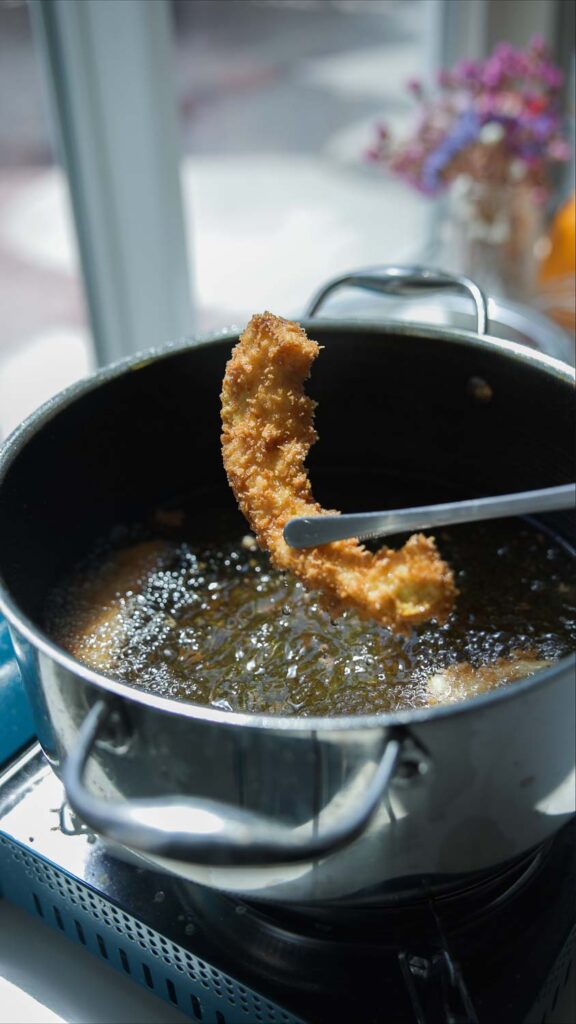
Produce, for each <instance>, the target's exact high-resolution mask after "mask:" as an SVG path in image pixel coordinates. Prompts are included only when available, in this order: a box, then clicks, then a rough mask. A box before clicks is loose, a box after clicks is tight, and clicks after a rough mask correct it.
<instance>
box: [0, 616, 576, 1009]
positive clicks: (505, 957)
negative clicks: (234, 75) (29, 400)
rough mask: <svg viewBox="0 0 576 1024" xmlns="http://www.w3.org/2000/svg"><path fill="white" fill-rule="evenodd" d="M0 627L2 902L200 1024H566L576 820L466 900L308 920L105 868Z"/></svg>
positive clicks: (466, 892)
mask: <svg viewBox="0 0 576 1024" xmlns="http://www.w3.org/2000/svg"><path fill="white" fill-rule="evenodd" d="M2 629H3V626H2V624H1V623H0V653H1V654H3V661H1V662H0V714H1V717H0V739H2V737H3V742H2V743H1V744H0V751H1V753H2V758H3V761H4V767H3V769H2V772H1V773H0V891H1V893H2V894H3V896H4V898H5V899H8V900H10V901H12V902H13V903H15V904H17V905H19V906H21V907H22V908H24V909H25V910H27V911H29V912H30V913H31V914H34V915H36V916H37V917H39V918H41V919H42V921H43V922H44V923H45V924H47V925H50V926H51V927H52V928H55V929H56V930H58V931H60V932H62V933H64V934H65V935H66V937H67V938H68V939H70V940H71V941H73V942H76V943H79V944H81V945H82V946H84V947H86V948H87V949H88V950H89V951H90V952H92V953H94V954H95V955H96V956H97V957H99V958H100V959H101V960H103V961H105V962H106V963H107V964H109V965H110V966H112V967H115V968H116V970H117V971H120V972H121V973H122V974H124V975H128V976H129V977H130V978H132V979H133V980H134V981H135V982H137V983H139V984H140V985H143V986H144V987H145V988H147V989H149V990H152V991H153V992H154V993H155V994H156V995H158V996H159V997H160V998H162V999H164V1000H166V1001H167V1002H169V1003H171V1004H173V1005H175V1006H177V1007H178V1008H179V1009H180V1010H181V1011H182V1012H183V1013H185V1014H186V1015H187V1016H189V1017H190V1018H191V1019H192V1020H194V1021H202V1022H205V1024H241V1022H245V1024H256V1022H259V1024H298V1022H306V1024H343V1022H346V1024H350V1022H354V1024H356V1022H358V1024H359V1022H362V1024H404V1022H406V1024H473V1022H478V1024H541V1022H542V1024H543V1022H553V1021H554V1022H557V1024H569V1022H570V1020H571V1019H572V1016H573V1010H570V1009H569V1008H568V1007H569V1003H570V993H571V990H573V986H574V980H575V979H574V971H573V966H572V965H573V957H574V951H575V948H576V924H575V919H576V906H575V896H576V822H574V821H573V822H572V823H571V824H569V825H567V826H565V827H564V829H563V830H562V831H561V832H560V833H558V835H557V836H556V838H555V839H554V840H553V841H552V842H550V843H548V844H546V845H545V846H544V847H542V848H540V849H538V850H536V851H534V852H532V853H531V854H529V855H528V856H526V857H524V858H522V860H520V861H517V862H515V863H514V864H513V865H508V866H507V867H506V868H505V869H503V870H501V871H498V872H494V873H493V874H492V875H490V876H489V877H486V876H483V878H482V881H481V882H476V883H475V884H471V885H469V886H468V887H467V888H466V889H460V890H458V891H450V892H444V893H443V894H442V895H440V896H439V895H435V896H432V895H431V894H430V893H428V892H427V890H426V883H425V880H423V881H422V898H421V899H418V900H415V901H412V902H411V903H410V904H406V903H397V904H394V905H393V904H387V905H383V906H379V907H371V908H370V909H369V910H365V909H364V910H363V911H357V910H353V909H349V910H346V911H345V912H343V911H342V910H340V911H339V912H338V913H335V912H334V911H332V910H330V908H323V909H322V910H321V911H319V910H316V911H314V912H312V911H308V912H306V911H304V910H303V909H299V910H295V909H288V908H272V907H268V906H266V905H263V904H260V905H256V904H248V903H245V902H242V901H239V900H237V899H234V898H232V897H229V896H226V895H224V894H221V893H217V892H214V891H212V890H208V889H205V888H202V887H199V886H196V885H192V884H191V883H185V882H183V881H181V880H179V879H177V878H173V877H171V876H168V875H165V874H160V873H157V872H154V871H151V870H149V869H148V868H143V867H140V866H137V865H136V864H134V863H128V862H125V861H124V860H121V859H118V858H116V857H114V856H113V855H112V854H111V852H110V849H109V848H108V847H107V846H106V845H105V844H104V843H103V842H101V841H100V840H99V839H97V838H96V837H95V836H94V835H92V834H91V833H90V832H88V831H87V830H86V829H85V828H84V827H83V826H82V824H81V823H80V822H79V821H78V820H77V819H75V817H74V815H73V814H72V813H71V812H70V810H69V808H68V806H67V804H66V802H65V799H64V793H63V790H62V786H61V784H60V783H59V781H58V780H57V778H56V777H55V775H54V774H53V772H52V770H51V769H50V767H49V766H48V764H47V763H46V761H45V759H44V757H43V755H42V753H41V751H40V748H39V746H38V745H37V744H36V743H35V742H33V740H31V737H30V730H31V724H30V720H29V718H28V717H27V710H26V705H25V701H24V698H23V694H22V692H21V690H20V684H19V681H18V678H17V674H16V670H15V667H14V666H13V663H11V662H10V660H9V652H8V647H7V638H6V636H5V635H4V636H3V634H2ZM2 644H3V645H4V646H2ZM8 700H9V701H10V707H8V704H7V701H8ZM8 727H9V729H10V731H9V732H8ZM18 747H19V748H20V750H19V751H18V750H17V748H18ZM570 981H571V984H570ZM564 1007H566V1008H565V1009H564Z"/></svg>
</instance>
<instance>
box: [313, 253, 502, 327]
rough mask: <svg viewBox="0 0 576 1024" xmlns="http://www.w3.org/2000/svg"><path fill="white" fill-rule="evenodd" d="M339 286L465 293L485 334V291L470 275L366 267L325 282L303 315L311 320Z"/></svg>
mask: <svg viewBox="0 0 576 1024" xmlns="http://www.w3.org/2000/svg"><path fill="white" fill-rule="evenodd" d="M340 288H361V289H363V290H364V291H368V292H378V293H380V294H384V295H412V294H414V293H415V292H421V291H423V290H426V291H428V290H429V291H445V290H449V291H459V292H466V294H468V295H469V296H470V298H471V299H472V300H473V302H474V306H475V308H476V331H477V333H478V334H486V331H487V329H488V304H487V302H486V296H485V295H484V292H483V291H482V289H481V288H479V287H478V285H477V284H474V281H471V280H470V278H469V277H463V276H461V275H459V274H448V273H446V272H445V271H444V270H435V269H434V268H431V267H419V266H408V267H394V266H391V267H368V268H367V269H366V270H358V271H355V272H353V273H351V274H344V275H343V276H342V277H335V278H334V279H333V280H332V281H329V282H328V284H326V285H324V287H323V288H321V289H320V291H319V292H317V293H316V295H315V296H314V298H313V299H312V300H311V302H310V304H309V305H308V308H307V310H306V317H308V318H309V319H311V318H312V317H314V316H316V314H317V313H318V310H319V309H320V307H321V306H323V305H324V303H325V301H326V299H327V298H328V296H329V295H332V293H333V292H335V291H338V289H340Z"/></svg>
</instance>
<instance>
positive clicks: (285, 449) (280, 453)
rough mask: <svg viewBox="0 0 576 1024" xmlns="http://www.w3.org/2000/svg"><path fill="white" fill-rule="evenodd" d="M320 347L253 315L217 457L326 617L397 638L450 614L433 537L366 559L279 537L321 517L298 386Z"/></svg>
mask: <svg viewBox="0 0 576 1024" xmlns="http://www.w3.org/2000/svg"><path fill="white" fill-rule="evenodd" d="M319 351H320V348H319V346H318V345H317V343H316V342H315V341H312V340H311V339H309V338H308V337H307V336H306V334H305V332H304V331H303V330H302V328H301V327H300V325H299V324H297V323H292V322H291V321H289V320H283V319H282V318H281V317H277V316H273V315H272V313H263V314H261V315H256V316H253V317H252V319H251V321H250V323H249V324H248V327H247V328H246V330H245V331H244V333H243V335H242V337H241V338H240V341H239V342H238V344H237V345H236V347H235V349H234V351H233V353H232V356H231V358H230V360H229V362H228V365H227V367H226V372H225V375H224V382H223V387H222V396H221V397H222V454H223V459H224V468H225V470H226V474H227V476H228V481H229V483H230V486H231V488H232V490H233V492H234V494H235V496H236V499H237V501H238V504H239V506H240V508H241V510H242V512H243V513H244V515H245V516H246V518H247V520H248V522H249V523H250V526H251V528H252V530H253V531H254V533H255V535H256V538H257V540H258V543H259V544H260V546H261V547H263V548H266V549H267V550H268V551H269V552H270V556H271V559H272V562H273V564H274V565H275V566H276V567H277V568H279V569H289V570H291V571H292V572H293V573H294V574H295V575H296V576H298V577H299V578H300V579H301V580H302V582H303V583H304V584H305V585H306V586H307V587H310V588H312V589H314V590H318V591H319V592H320V594H321V596H322V599H323V603H324V605H325V606H326V608H327V609H328V610H329V611H330V613H331V614H333V615H338V614H340V613H341V612H343V611H345V610H346V609H348V608H352V609H354V611H355V612H357V614H358V615H360V616H361V617H363V618H370V619H375V620H376V621H378V622H380V623H381V624H382V625H384V626H387V627H389V628H390V629H391V630H393V631H394V632H397V633H406V632H408V630H409V628H410V627H411V626H414V625H417V624H418V623H421V622H424V621H426V620H427V619H431V618H435V619H438V620H439V621H442V620H443V619H445V618H446V616H447V614H448V613H449V611H450V609H451V607H452V604H453V601H454V597H455V594H456V589H455V586H454V580H453V576H452V572H451V570H450V568H449V567H448V566H447V565H446V564H445V563H444V562H443V561H442V559H441V558H440V556H439V554H438V551H437V549H436V545H435V544H434V541H433V540H432V539H431V538H428V537H424V536H423V535H422V534H415V535H414V536H412V537H410V539H409V540H408V541H407V543H406V544H405V545H404V546H403V547H402V548H400V549H399V550H398V551H394V550H391V549H389V548H385V547H383V548H381V549H380V550H379V551H378V552H377V553H376V554H372V553H371V552H370V551H368V550H367V549H366V548H365V547H363V545H361V544H360V543H359V542H358V541H356V540H342V541H337V542H335V543H332V544H324V545H321V546H319V547H316V548H308V549H306V550H296V549H294V548H291V547H289V546H288V545H287V544H286V542H285V541H284V538H283V536H282V531H283V529H284V526H285V525H286V523H287V522H288V520H289V519H291V518H292V517H293V516H302V515H306V516H310V515H322V514H327V513H326V512H325V511H324V510H323V509H322V508H321V507H320V505H319V504H318V503H317V502H316V501H315V500H314V496H313V494H312V489H311V485H310V481H309V479H308V474H307V471H306V468H305V465H304V462H305V459H306V456H307V454H308V451H309V450H310V447H311V445H312V444H314V442H315V441H316V439H317V435H316V432H315V430H314V425H313V420H314V408H315V404H316V403H315V402H313V401H312V400H311V399H310V398H308V397H307V396H306V394H305V393H304V382H305V380H306V379H307V378H308V376H309V373H310V367H311V365H312V362H313V361H314V359H315V358H316V356H317V355H318V353H319Z"/></svg>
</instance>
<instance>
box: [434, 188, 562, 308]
mask: <svg viewBox="0 0 576 1024" xmlns="http://www.w3.org/2000/svg"><path fill="white" fill-rule="evenodd" d="M545 210H546V204H545V203H544V202H539V201H537V200H536V198H535V195H534V189H533V188H531V187H529V186H528V185H526V184H523V183H522V182H518V183H513V184H507V185H494V184H490V183H484V182H479V181H476V180H474V179H473V178H469V177H467V176H465V175H460V176H459V177H458V178H456V179H455V180H454V181H453V182H452V184H451V186H450V188H449V191H448V195H447V197H446V204H445V208H444V211H443V214H442V215H441V219H440V228H439V230H440V239H441V258H440V262H441V263H442V265H443V266H444V267H445V269H447V270H451V271H453V272H458V273H460V274H466V275H467V276H468V277H471V278H472V279H473V280H474V281H475V282H476V283H477V284H479V285H480V287H481V288H483V289H484V291H486V292H487V294H489V295H494V296H496V297H501V298H509V299H513V300H514V301H517V302H525V303H530V301H531V300H532V299H533V297H534V295H535V289H536V282H537V276H538V267H539V248H540V246H541V240H542V239H543V237H544V235H545Z"/></svg>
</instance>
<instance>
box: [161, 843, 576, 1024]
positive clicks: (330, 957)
mask: <svg viewBox="0 0 576 1024" xmlns="http://www.w3.org/2000/svg"><path fill="white" fill-rule="evenodd" d="M564 833H565V836H564V840H563V841H562V840H560V839H557V840H556V842H552V843H548V844H546V845H544V846H543V847H541V848H539V849H537V850H536V851H532V852H531V853H530V854H529V855H527V856H524V857H522V858H521V859H519V860H517V861H515V862H514V863H512V864H508V865H506V866H504V867H502V868H500V869H499V870H495V871H492V872H490V873H488V874H486V873H484V874H483V875H482V876H481V877H480V876H476V877H475V878H472V879H470V880H469V881H468V883H467V884H462V882H460V883H459V884H458V885H457V886H452V887H450V886H447V885H445V886H444V887H442V888H440V889H438V888H436V889H434V888H433V887H432V885H431V884H430V883H429V882H428V883H427V882H426V880H420V892H421V895H420V897H419V898H416V897H414V898H412V899H409V900H408V899H404V900H400V899H396V900H395V901H394V902H390V901H388V902H386V903H380V904H379V905H375V906H368V907H350V906H337V905H319V906H318V907H312V906H306V907H302V906H296V907H291V906H276V905H268V904H264V903H255V902H251V903H249V902H246V901H244V900H239V899H237V898H235V897H233V896H231V895H225V894H222V893H219V892H215V891H212V890H207V889H203V888H200V887H196V886H182V888H181V894H180V895H181V899H182V902H183V904H184V905H185V906H186V907H187V908H189V909H190V912H191V913H193V914H194V915H195V916H196V917H198V918H199V919H200V920H201V921H202V922H203V925H204V926H205V928H206V930H207V931H208V932H209V933H210V935H211V938H212V939H213V941H214V942H215V943H216V944H217V945H218V946H219V947H220V950H221V952H222V954H223V955H224V956H226V955H229V953H230V951H232V950H233V956H234V962H235V963H236V964H237V963H238V961H240V962H241V964H242V970H243V972H246V976H247V977H248V979H249V980H250V979H252V980H253V983H254V984H255V985H258V984H266V985H270V984H272V985H273V987H274V991H275V992H276V994H277V997H278V991H279V990H280V991H282V992H286V993H289V994H290V997H291V998H292V999H293V1000H294V1002H293V1003H291V1006H292V1008H293V1010H294V1012H297V1013H300V1014H302V1016H304V1017H305V1019H306V1020H310V1021H311V1022H314V1024H316V1022H318V1024H328V1022H330V1024H336V1022H337V1021H341V1020H342V1021H344V1020H349V1019H358V1018H357V1016H356V1017H355V1016H354V1014H355V1013H356V1014H357V1013H358V1003H357V992H358V989H359V988H360V990H361V991H362V1013H363V1016H362V1020H363V1022H365V1024H370V1022H373V1024H380V1022H381V1021H382V1020H383V1019H384V1018H383V1016H382V1012H383V1007H384V1006H385V1005H386V1004H388V1005H391V1006H393V1007H394V1017H393V1019H394V1022H395V1024H404V1022H406V1024H408V1022H410V1024H414V1021H417V1022H418V1024H438V1022H439V1021H442V1022H444V1021H450V1022H451V1024H459V1022H463V1024H474V1022H478V1021H481V1022H482V1024H484V1022H485V1021H486V1022H488V1021H489V1022H490V1024H509V1022H510V1020H511V1019H512V1018H511V1016H510V1013H511V1010H510V1003H509V1002H506V1000H504V1001H503V999H502V993H503V991H504V987H505V984H508V985H509V984H510V980H511V978H512V977H513V970H514V968H513V966H512V963H513V960H514V957H518V956H520V957H521V960H522V964H523V970H522V973H523V974H524V970H526V972H528V971H530V970H531V968H530V967H529V966H528V965H529V963H530V959H531V958H533V957H534V954H535V950H536V951H539V953H540V955H539V956H538V963H535V964H534V966H533V968H532V969H533V970H535V971H536V972H537V973H541V971H542V963H541V950H542V941H541V935H540V934H539V929H540V928H541V926H542V922H541V921H540V919H539V918H540V910H541V909H542V908H543V907H544V906H545V905H547V904H548V903H549V901H550V900H551V898H552V897H553V889H554V886H555V883H556V880H557V878H558V877H559V876H558V871H560V872H563V873H564V874H565V875H566V874H569V875H570V880H571V883H572V886H573V888H574V882H575V879H576V870H575V868H574V864H573V855H572V856H570V851H571V849H572V846H571V844H573V843H574V839H575V838H576V837H575V835H574V828H572V829H571V830H570V826H568V829H567V830H564ZM575 891H576V890H575ZM549 923H550V922H549ZM555 923H556V924H557V925H558V926H560V923H559V922H558V921H556V922H555ZM571 924H572V919H571V915H570V911H569V912H568V914H567V915H565V921H564V927H565V934H567V933H568V932H569V931H570V925H571ZM575 937H576V936H575ZM517 976H518V972H517V970H516V977H517ZM524 980H525V979H524ZM516 983H517V984H518V982H516ZM517 994H518V995H519V996H521V993H520V992H519V993H517ZM505 1007H507V1009H506V1010H505ZM488 1008H489V1009H488ZM514 1012H515V1011H514ZM514 1019H518V1020H521V1019H523V1018H521V1017H517V1018H516V1017H515V1018H514Z"/></svg>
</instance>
